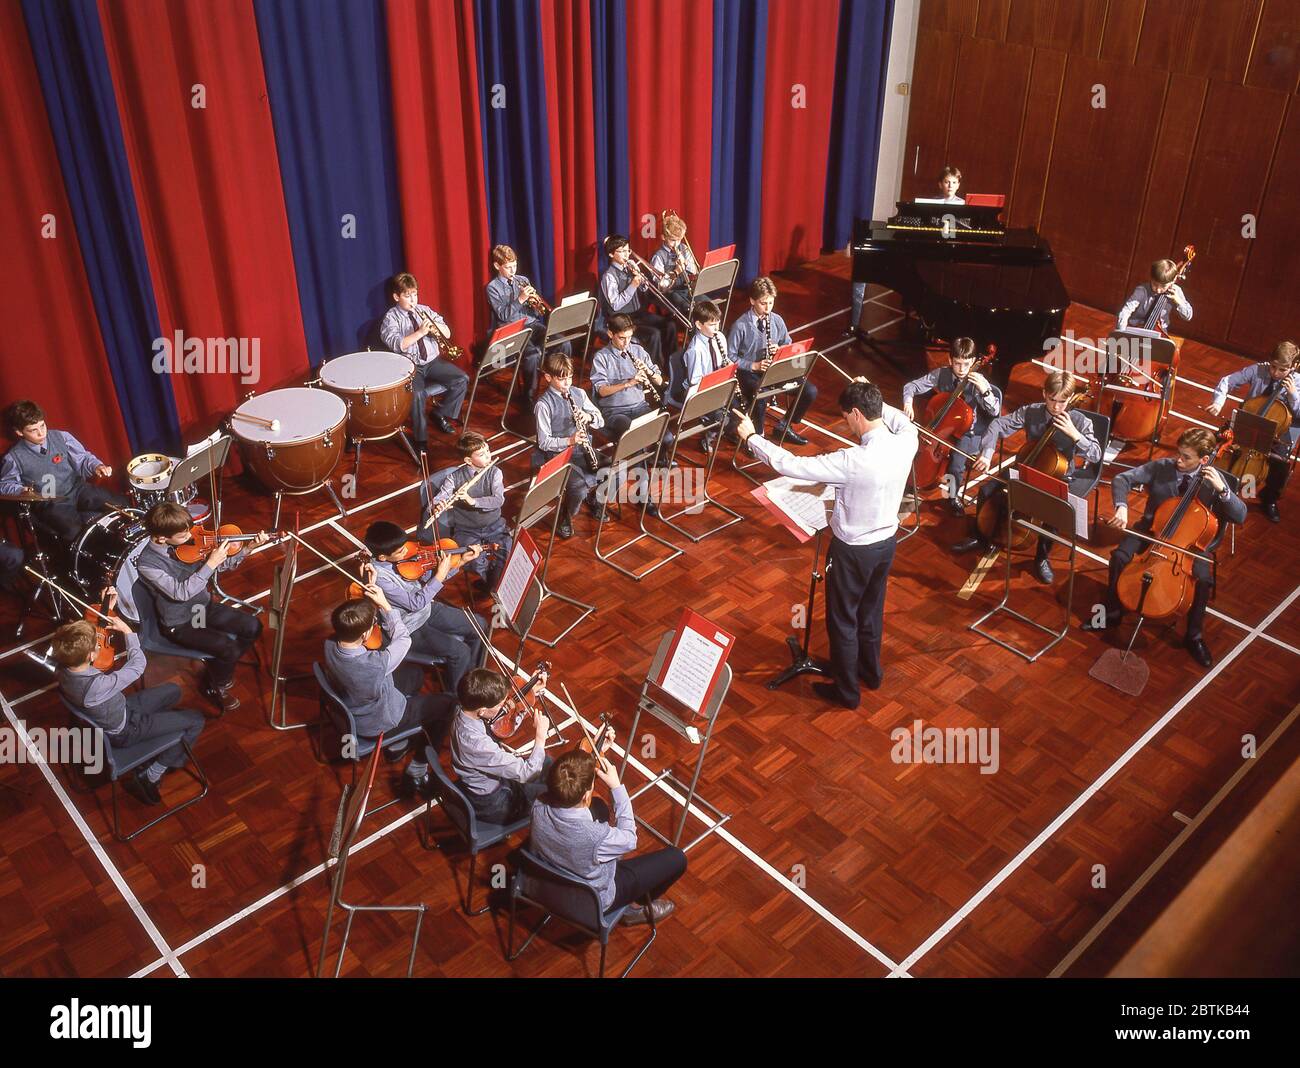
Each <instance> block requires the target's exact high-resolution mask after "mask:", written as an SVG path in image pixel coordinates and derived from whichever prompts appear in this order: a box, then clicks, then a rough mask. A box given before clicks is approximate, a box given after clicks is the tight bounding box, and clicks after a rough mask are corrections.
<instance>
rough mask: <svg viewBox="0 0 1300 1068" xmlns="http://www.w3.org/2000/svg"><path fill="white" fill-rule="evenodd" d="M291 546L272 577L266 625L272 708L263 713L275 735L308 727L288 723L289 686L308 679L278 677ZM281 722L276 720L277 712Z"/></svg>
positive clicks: (292, 571)
mask: <svg viewBox="0 0 1300 1068" xmlns="http://www.w3.org/2000/svg"><path fill="white" fill-rule="evenodd" d="M290 541H291V542H292V545H291V547H290V548H289V551H288V552H286V553H285V554H284V559H283V560H282V561H281V562H280V565H279V566H278V567H277V568H276V569H275V571H274V572H273V573H272V575H271V595H270V600H269V603H270V605H271V607H270V609H269V610H268V611H267V613H266V625H267V626H268V627H270V628H271V629H272V630H273V631H275V641H274V643H273V645H272V648H271V704H270V707H269V708H268V709H267V712H266V721H267V723H269V724H270V725H271V727H272V729H274V730H277V731H296V730H301V729H302V728H304V727H307V726H308V724H306V723H290V722H289V693H288V683H289V682H290V681H291V680H293V679H309V678H311V677H312V676H311V674H310V673H309V672H299V673H298V674H296V675H283V674H281V667H282V665H283V663H284V637H285V632H286V631H287V629H288V628H287V627H286V626H285V623H286V621H287V620H288V617H289V602H290V600H291V599H292V598H293V587H294V582H295V581H296V580H297V578H298V542H297V541H296V540H294V539H290ZM277 709H278V710H279V713H280V718H279V720H278V721H277V720H276V711H277Z"/></svg>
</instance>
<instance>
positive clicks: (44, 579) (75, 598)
mask: <svg viewBox="0 0 1300 1068" xmlns="http://www.w3.org/2000/svg"><path fill="white" fill-rule="evenodd" d="M23 570H24V571H26V572H27V574H29V575H31V576H32V578H34V579H37V580H39V581H40V582H44V583H45V584H46V585H49V586H53V587H54V588H55V589H56V590H58V591H59V592H60V593H61V594H63V596H64V597H66V598H67V599H68V600H69V601H71V602H72V603H73V604H75V605H76V606H77V607H78V608H84V609H85V610H86V611H87V612H94V613H95V615H97V616H99V618H100V619H102V620H103V621H104V622H105V623H112V622H113V620H112V618H111V617H109V616H106V615H105V614H104V613H103V612H101V611H100V610H99V609H98V608H96V607H95V606H94V605H93V604H87V603H86V602H85V601H83V600H82V599H81V598H80V597H78V596H77V595H76V594H73V593H69V592H68V591H67V590H65V589H64V588H63V587H62V586H60V585H59V584H58V583H57V582H55V581H54V580H53V579H52V578H49V577H47V576H45V575H42V574H41V573H40V572H39V571H33V570H32V569H31V568H30V567H28V566H27V565H26V564H23ZM107 600H108V598H107V597H105V598H104V603H106V602H107Z"/></svg>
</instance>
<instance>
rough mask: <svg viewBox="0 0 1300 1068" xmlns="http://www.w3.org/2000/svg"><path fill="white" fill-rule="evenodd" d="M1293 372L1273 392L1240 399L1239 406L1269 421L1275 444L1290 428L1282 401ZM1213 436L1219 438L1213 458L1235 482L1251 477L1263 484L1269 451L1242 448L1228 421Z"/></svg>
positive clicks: (1289, 419) (1287, 412) (1257, 483)
mask: <svg viewBox="0 0 1300 1068" xmlns="http://www.w3.org/2000/svg"><path fill="white" fill-rule="evenodd" d="M1295 373H1296V372H1294V371H1291V372H1289V373H1288V374H1287V375H1286V377H1285V378H1283V379H1282V380H1281V382H1279V383H1278V387H1277V389H1275V390H1274V391H1273V392H1272V393H1261V394H1260V395H1259V396H1258V397H1252V398H1251V399H1250V400H1248V401H1245V402H1243V403H1242V405H1241V407H1240V408H1239V409H1238V410H1239V411H1243V412H1249V413H1250V414H1251V415H1258V416H1260V417H1262V418H1264V419H1267V420H1268V421H1269V422H1270V423H1272V424H1273V442H1274V443H1276V442H1277V440H1278V438H1280V437H1281V436H1282V435H1283V434H1285V433H1286V432H1287V430H1289V429H1290V427H1291V410H1290V409H1289V408H1288V407H1287V406H1286V404H1285V403H1284V402H1283V400H1282V395H1283V393H1284V392H1285V383H1286V380H1287V379H1288V378H1291V377H1292V376H1293V375H1295ZM1216 437H1217V438H1218V439H1219V448H1218V451H1217V452H1216V453H1215V459H1216V461H1221V464H1222V466H1223V467H1224V468H1225V469H1226V470H1227V471H1228V472H1229V473H1230V474H1232V475H1234V476H1235V477H1236V479H1237V481H1238V483H1244V482H1245V480H1246V479H1247V478H1252V479H1253V480H1254V482H1255V484H1256V485H1263V483H1264V479H1265V478H1267V477H1268V453H1267V452H1260V451H1259V450H1258V449H1247V448H1243V447H1242V446H1240V445H1238V444H1236V442H1235V441H1234V439H1233V433H1232V424H1231V423H1230V422H1229V423H1227V424H1225V425H1224V426H1222V427H1220V428H1219V430H1218V431H1217V433H1216Z"/></svg>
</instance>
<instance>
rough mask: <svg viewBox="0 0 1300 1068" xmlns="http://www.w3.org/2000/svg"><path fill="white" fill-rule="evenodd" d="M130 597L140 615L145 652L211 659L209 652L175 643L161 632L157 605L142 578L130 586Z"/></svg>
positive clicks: (142, 645) (195, 658)
mask: <svg viewBox="0 0 1300 1068" xmlns="http://www.w3.org/2000/svg"><path fill="white" fill-rule="evenodd" d="M131 599H132V601H133V602H134V603H135V609H136V612H137V614H138V615H139V617H140V631H139V637H140V648H142V649H143V650H144V651H145V652H146V653H153V654H155V655H162V656H179V657H181V658H182V659H184V660H200V661H203V662H204V663H206V662H207V661H209V660H211V659H212V655H211V654H210V653H204V652H201V651H200V650H198V649H189V648H187V647H186V646H184V645H177V644H176V643H175V642H174V641H172V640H171V639H170V638H168V637H167V636H166V635H164V634H163V632H162V627H161V625H160V624H159V622H158V606H157V604H155V603H154V599H153V591H152V590H150V589H149V586H148V584H147V583H146V582H145V581H144V579H140V578H137V579H136V580H135V582H134V583H133V584H132V586H131Z"/></svg>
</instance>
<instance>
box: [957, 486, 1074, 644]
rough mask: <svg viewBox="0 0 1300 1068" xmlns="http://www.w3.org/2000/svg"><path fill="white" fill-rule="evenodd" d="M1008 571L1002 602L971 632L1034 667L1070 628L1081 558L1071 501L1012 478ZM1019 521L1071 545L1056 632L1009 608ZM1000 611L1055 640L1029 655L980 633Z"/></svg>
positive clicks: (983, 631) (984, 632)
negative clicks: (1054, 531) (1013, 547)
mask: <svg viewBox="0 0 1300 1068" xmlns="http://www.w3.org/2000/svg"><path fill="white" fill-rule="evenodd" d="M1007 496H1008V499H1007V545H1008V548H1007V550H1006V557H1007V571H1006V580H1005V585H1004V586H1003V593H1002V600H1001V601H1000V602H998V604H996V605H994V607H992V608H991V609H989V610H988V611H987V612H985V613H984V614H983V615H982V616H980V617H979V619H977V620H975V622H974V623H972V624H970V629H971V630H973V631H974V632H975V633H976V634H978V635H980V636H981V637H984V638H988V639H989V640H990V641H993V642H996V643H997V644H998V645H1000V646H1002V648H1004V649H1010V650H1011V651H1012V652H1013V653H1015V654H1016V655H1017V656H1023V657H1024V658H1025V659H1026V660H1028V661H1029V662H1030V663H1031V664H1032V663H1033V662H1034V661H1035V660H1037V659H1038V658H1039V657H1040V656H1042V655H1043V654H1044V653H1045V652H1047V650H1049V649H1050V648H1052V646H1054V645H1055V644H1056V643H1057V642H1059V641H1060V640H1061V639H1062V638H1064V637H1065V635H1066V633H1067V632H1068V631H1069V629H1070V608H1071V604H1072V602H1073V600H1074V562H1075V559H1076V557H1077V556H1078V551H1079V543H1078V540H1077V539H1076V537H1075V534H1074V514H1075V513H1074V507H1073V505H1071V504H1070V502H1069V501H1068V500H1062V499H1061V498H1060V497H1057V496H1054V495H1053V494H1051V493H1048V492H1047V491H1046V490H1041V489H1038V488H1037V487H1036V486H1030V485H1028V484H1027V483H1025V482H1023V481H1021V480H1020V479H1012V480H1011V481H1010V482H1009V483H1008V485H1007ZM1018 513H1019V514H1020V515H1022V516H1025V517H1027V519H1023V520H1022V519H1018V518H1017V514H1018ZM1017 522H1024V523H1025V524H1026V525H1027V526H1029V527H1030V529H1037V530H1038V531H1039V533H1041V534H1045V535H1046V536H1047V537H1049V538H1051V539H1052V540H1054V541H1060V542H1062V543H1063V544H1068V545H1069V546H1070V579H1069V583H1068V586H1067V589H1066V594H1065V618H1064V620H1063V621H1062V624H1061V629H1060V630H1053V629H1052V628H1051V627H1048V626H1045V625H1044V624H1042V623H1039V622H1038V621H1037V620H1034V619H1030V618H1029V617H1028V616H1026V615H1023V614H1021V613H1020V612H1017V611H1016V610H1015V609H1014V608H1009V607H1007V602H1008V601H1010V600H1011V550H1010V548H1009V546H1010V545H1011V542H1012V534H1013V531H1014V530H1015V525H1016V523H1017ZM1043 527H1055V528H1056V529H1057V530H1068V531H1069V532H1070V537H1069V540H1068V541H1066V539H1064V538H1061V537H1059V536H1058V535H1055V534H1052V533H1051V532H1050V531H1046V530H1042V529H1041V528H1043ZM998 612H1006V613H1007V614H1008V615H1010V616H1014V617H1015V618H1016V619H1018V620H1020V621H1021V622H1022V623H1028V624H1029V625H1030V626H1031V627H1036V628H1038V629H1039V630H1041V631H1044V632H1046V633H1047V634H1050V635H1052V640H1051V641H1049V642H1048V643H1047V644H1046V645H1044V646H1043V647H1042V648H1041V649H1039V650H1038V651H1037V652H1035V653H1033V654H1030V653H1027V652H1025V651H1024V650H1022V649H1017V648H1016V647H1015V646H1014V645H1012V644H1011V643H1010V642H1005V641H1003V640H1002V639H1001V638H999V637H997V636H996V635H994V634H990V633H989V632H988V631H985V630H981V629H980V625H981V624H982V623H983V622H984V621H985V620H987V619H989V618H990V617H992V616H994V615H996V614H997V613H998Z"/></svg>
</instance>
